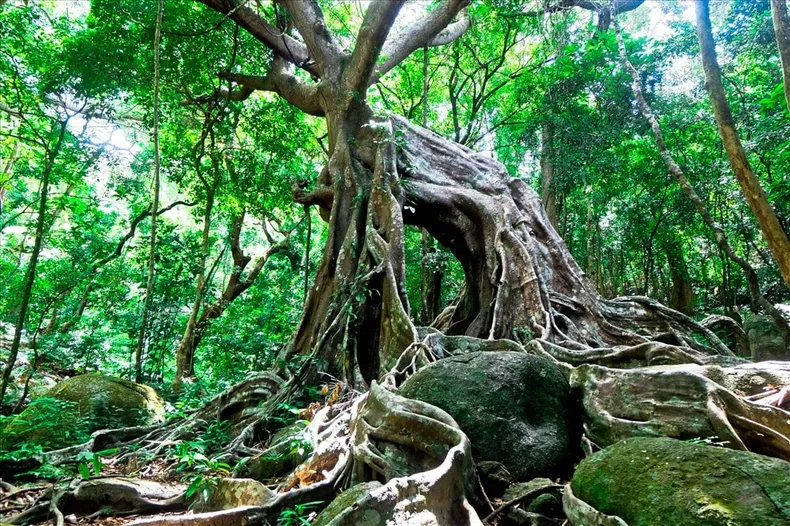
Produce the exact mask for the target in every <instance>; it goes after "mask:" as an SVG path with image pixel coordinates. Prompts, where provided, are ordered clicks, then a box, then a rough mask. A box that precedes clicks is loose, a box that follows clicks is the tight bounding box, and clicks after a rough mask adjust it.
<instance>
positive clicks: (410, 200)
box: [290, 117, 730, 382]
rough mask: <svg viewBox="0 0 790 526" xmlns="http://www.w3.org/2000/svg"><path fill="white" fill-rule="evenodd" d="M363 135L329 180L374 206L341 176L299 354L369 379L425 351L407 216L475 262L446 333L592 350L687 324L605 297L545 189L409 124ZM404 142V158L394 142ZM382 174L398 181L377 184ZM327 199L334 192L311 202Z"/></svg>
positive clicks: (369, 129) (467, 268) (467, 263)
mask: <svg viewBox="0 0 790 526" xmlns="http://www.w3.org/2000/svg"><path fill="white" fill-rule="evenodd" d="M329 122H330V125H332V119H331V118H330V120H329ZM373 128H375V130H377V131H376V132H374V131H373ZM345 129H349V127H346V128H345ZM352 129H353V128H352ZM357 130H358V131H357V133H356V134H355V137H354V140H353V141H348V140H346V141H342V142H341V141H337V143H336V144H337V146H336V147H337V148H338V149H342V150H343V155H344V156H348V157H346V159H347V160H345V161H344V164H345V168H344V169H343V170H342V171H341V170H338V169H337V168H336V167H333V163H335V162H338V159H337V157H338V154H337V152H335V154H334V155H333V156H332V159H331V160H330V164H329V168H328V170H325V171H324V175H325V176H326V174H327V173H333V172H334V173H349V172H351V173H354V174H356V175H357V176H358V178H357V179H356V180H355V183H356V184H355V186H354V188H355V191H354V193H353V195H357V194H356V192H360V191H361V192H364V191H365V189H366V188H370V190H369V192H370V193H369V194H367V195H369V196H370V197H368V198H365V197H363V198H357V199H356V200H354V199H352V198H350V197H349V196H350V195H352V192H350V191H349V189H348V188H347V187H346V186H345V185H346V184H347V181H348V178H335V190H334V193H333V194H334V200H333V201H332V202H331V219H330V226H329V228H330V231H329V241H328V243H327V248H326V251H325V254H324V260H323V262H322V265H321V268H320V269H319V272H318V276H317V279H316V285H315V286H314V287H313V288H312V290H311V294H310V297H309V298H308V302H307V305H306V307H305V311H304V314H303V318H302V323H301V326H300V329H299V330H298V331H297V334H296V337H295V338H294V341H293V345H292V347H291V348H290V353H291V354H292V353H300V354H308V355H311V356H317V357H320V358H321V359H320V360H319V363H326V364H331V363H338V362H337V360H338V359H340V360H341V363H342V362H343V360H345V361H346V363H347V364H350V365H354V366H357V367H358V368H359V370H360V372H361V375H362V378H364V379H365V380H366V381H368V382H369V381H370V380H372V379H375V378H377V377H378V376H379V374H381V373H382V372H383V371H385V370H388V369H390V368H391V367H392V366H393V365H394V363H395V361H396V360H397V359H398V357H399V356H400V354H401V352H402V351H403V350H404V349H405V347H407V346H408V345H409V344H411V343H413V342H414V338H415V334H416V333H415V330H414V327H413V325H412V323H411V321H410V320H409V317H408V303H407V301H406V297H405V294H404V293H403V287H402V284H403V279H404V276H403V256H402V237H401V236H402V234H401V232H402V231H401V221H405V222H407V223H410V224H414V225H417V226H420V227H422V228H425V229H426V230H427V231H428V232H429V233H430V234H431V235H432V236H433V237H434V238H436V239H437V240H438V241H439V242H440V243H441V244H442V245H444V246H445V247H447V248H448V249H449V250H450V251H452V253H453V254H454V255H455V256H456V258H457V259H458V260H459V261H460V263H461V265H462V266H463V269H464V273H465V277H466V286H465V288H464V292H463V293H462V296H461V298H460V301H459V303H458V305H457V306H455V307H454V308H453V310H452V311H451V312H450V313H448V315H447V316H446V317H445V323H444V324H443V325H441V326H438V327H437V328H439V329H440V330H442V331H443V332H445V333H446V334H451V335H466V336H471V337H479V338H521V339H531V338H542V339H544V340H546V341H552V342H556V343H567V342H575V344H574V345H575V346H576V348H577V350H579V352H580V353H584V352H586V351H585V350H584V349H594V348H599V347H608V346H612V345H636V344H639V343H644V342H647V341H649V340H650V336H644V335H640V334H636V333H635V332H633V331H632V330H631V329H635V328H636V327H637V326H641V327H642V328H643V329H647V330H648V332H649V333H651V334H653V335H654V336H658V335H659V334H663V333H667V332H673V331H676V329H678V327H679V325H678V323H680V324H681V325H682V324H683V323H688V320H684V321H682V322H680V321H678V320H679V318H675V319H671V318H668V317H665V316H663V315H662V314H660V313H659V312H658V311H657V310H656V309H655V308H654V307H645V303H644V302H642V301H641V300H635V301H618V302H606V301H604V300H603V299H602V298H601V297H600V296H599V295H598V293H597V292H596V291H595V288H594V287H593V286H592V285H591V284H590V282H589V281H588V280H587V279H586V277H585V276H584V273H583V271H582V270H581V268H579V266H578V264H577V263H576V261H575V260H574V259H573V258H572V256H571V255H570V253H569V252H568V249H567V248H566V246H565V243H564V242H563V241H562V239H561V238H560V237H559V235H558V234H557V233H556V231H555V230H554V228H553V227H552V226H551V223H550V222H549V220H548V217H547V216H546V213H545V210H544V207H543V204H542V202H541V199H540V197H539V196H538V195H537V193H535V192H534V191H533V190H532V189H531V188H529V187H528V186H527V185H526V184H525V183H524V182H523V181H521V180H518V179H513V178H511V177H510V176H509V175H508V174H507V172H506V171H505V169H504V167H503V166H502V165H501V164H499V163H498V162H497V161H495V160H493V159H491V158H490V157H486V156H484V155H481V154H478V153H476V152H474V151H472V150H470V149H468V148H466V147H464V146H461V145H459V144H456V143H453V142H451V141H448V140H446V139H444V138H442V137H440V136H438V135H436V134H434V133H432V132H430V131H428V130H425V129H423V128H420V127H418V126H415V125H413V124H412V123H410V122H408V121H407V120H405V119H403V118H400V117H393V118H391V120H390V122H384V123H376V124H375V126H372V125H371V126H365V127H358V128H357ZM390 130H392V131H390ZM393 133H394V136H397V137H398V138H399V140H398V144H399V149H398V151H397V157H396V155H395V152H394V148H392V145H391V143H390V142H388V141H386V140H385V139H382V136H387V135H388V136H390V137H391V136H392V134H393ZM350 144H354V145H357V146H356V147H355V148H351V147H348V146H347V145H350ZM389 158H392V160H389V161H386V162H387V163H389V164H386V166H388V167H389V168H386V169H385V168H384V167H383V162H384V160H386V159H389ZM384 174H386V176H387V178H389V180H390V181H397V182H398V184H393V183H389V184H387V183H386V182H384V183H378V184H372V185H370V183H367V181H378V180H379V178H382V179H383V176H384ZM383 180H384V181H386V180H387V179H383ZM319 195H320V196H324V195H326V192H325V189H318V190H316V191H314V192H312V193H311V194H310V195H308V196H302V198H301V199H302V200H303V201H305V200H309V198H310V196H319ZM363 195H364V194H363ZM355 201H356V202H355ZM316 202H318V201H316ZM319 204H320V203H319ZM324 206H329V203H328V202H324ZM363 216H366V217H365V219H364V220H363V219H362V217H363ZM401 217H402V219H401ZM379 225H380V226H379ZM343 226H344V227H345V231H342V230H341V227H343ZM341 232H342V234H341ZM385 235H386V236H387V237H386V238H385V237H384V236H385ZM330 298H333V299H330ZM349 312H353V313H354V314H353V315H352V316H348V315H347V313H349ZM356 341H359V342H360V343H363V342H364V345H359V346H357V345H356ZM579 344H581V348H580V347H578V346H579ZM715 345H716V348H717V350H718V352H721V353H724V354H730V352H729V351H728V350H727V349H726V348H725V347H724V346H723V345H721V343H720V342H716V343H715ZM363 349H364V352H363ZM350 371H351V369H350V368H349V367H347V368H346V373H347V374H348V373H349V372H350Z"/></svg>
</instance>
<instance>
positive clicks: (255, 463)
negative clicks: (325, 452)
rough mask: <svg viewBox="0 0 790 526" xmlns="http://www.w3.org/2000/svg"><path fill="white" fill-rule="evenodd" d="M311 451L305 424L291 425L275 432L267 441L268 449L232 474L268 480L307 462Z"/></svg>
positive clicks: (311, 447) (310, 441)
mask: <svg viewBox="0 0 790 526" xmlns="http://www.w3.org/2000/svg"><path fill="white" fill-rule="evenodd" d="M312 450H313V443H312V440H311V437H310V435H309V434H308V432H307V430H306V429H305V424H304V423H296V424H292V425H290V426H286V427H284V428H282V429H280V430H279V431H277V432H276V433H275V434H274V435H273V436H272V439H271V440H270V441H269V447H268V448H266V450H265V451H264V452H263V453H260V454H258V455H256V456H254V457H252V458H250V460H249V461H248V462H247V463H246V464H244V465H243V466H241V467H240V468H239V469H238V470H237V471H236V472H235V473H234V474H235V475H242V474H243V475H245V476H249V477H251V478H253V479H255V480H269V479H271V478H274V477H278V476H281V475H285V474H286V473H289V472H290V471H292V470H293V469H294V468H296V467H297V466H298V465H299V464H301V463H302V462H304V461H305V460H307V457H308V455H309V454H310V452H312Z"/></svg>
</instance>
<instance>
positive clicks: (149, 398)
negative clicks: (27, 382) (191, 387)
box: [0, 374, 164, 449]
mask: <svg viewBox="0 0 790 526" xmlns="http://www.w3.org/2000/svg"><path fill="white" fill-rule="evenodd" d="M163 420H164V403H163V402H162V399H161V398H160V397H159V395H158V394H157V393H156V391H154V390H153V389H152V388H151V387H148V386H147V385H141V384H136V383H134V382H129V381H127V380H122V379H120V378H113V377H109V376H103V375H101V374H83V375H80V376H75V377H73V378H69V379H68V380H64V381H63V382H61V383H59V384H58V385H56V386H55V387H53V388H52V389H50V390H49V391H48V392H47V393H46V395H45V396H44V397H42V398H40V399H37V400H34V401H33V403H31V404H30V406H28V407H27V408H26V409H25V410H24V411H23V412H22V413H21V414H20V415H19V416H18V417H16V418H15V419H14V420H12V421H11V422H10V423H9V424H8V426H7V427H6V428H5V429H4V430H3V433H2V437H0V446H1V447H4V448H7V449H10V448H12V447H14V446H15V445H17V444H19V443H21V442H29V443H34V444H37V445H40V446H42V447H44V448H45V449H54V448H58V447H64V446H67V445H70V444H73V443H76V442H79V441H81V440H85V439H86V438H87V436H88V435H89V434H90V433H92V432H93V431H96V430H98V429H113V428H120V427H127V426H137V425H148V424H153V423H156V422H161V421H163Z"/></svg>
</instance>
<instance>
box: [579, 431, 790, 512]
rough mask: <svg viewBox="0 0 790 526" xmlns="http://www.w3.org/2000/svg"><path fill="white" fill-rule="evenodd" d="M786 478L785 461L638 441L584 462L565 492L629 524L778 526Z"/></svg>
mask: <svg viewBox="0 0 790 526" xmlns="http://www.w3.org/2000/svg"><path fill="white" fill-rule="evenodd" d="M788 477H790V462H786V461H784V460H780V459H776V458H771V457H766V456H762V455H758V454H756V453H750V452H745V451H736V450H732V449H724V448H719V447H713V446H705V445H698V444H692V443H688V442H683V441H680V440H675V439H671V438H641V437H640V438H632V439H628V440H624V441H622V442H619V443H617V444H615V445H613V446H610V447H608V448H606V449H604V450H603V451H601V452H599V453H596V454H595V455H592V456H591V457H589V458H587V459H585V460H584V461H583V462H582V463H581V464H580V465H579V467H578V468H577V470H576V472H575V473H574V475H573V480H572V482H571V489H572V493H573V495H575V497H577V498H578V499H580V500H581V501H583V502H585V503H587V504H589V505H590V506H592V507H593V508H595V509H596V510H598V511H599V512H600V513H602V514H606V515H608V516H616V517H619V518H620V519H622V520H623V521H625V522H626V523H627V524H628V525H629V526H648V525H655V524H683V525H684V526H713V525H721V526H726V525H731V524H765V525H768V524H777V525H778V524H790V487H789V486H788V485H787V480H788ZM571 515H572V514H571V513H568V516H569V517H571ZM572 524H575V525H578V524H586V522H585V523H582V522H572Z"/></svg>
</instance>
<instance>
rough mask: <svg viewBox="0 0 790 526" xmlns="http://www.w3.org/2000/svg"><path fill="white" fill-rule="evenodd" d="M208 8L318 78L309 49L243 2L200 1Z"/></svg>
mask: <svg viewBox="0 0 790 526" xmlns="http://www.w3.org/2000/svg"><path fill="white" fill-rule="evenodd" d="M199 1H200V2H201V3H203V4H205V5H206V6H208V7H210V8H211V9H214V10H215V11H218V12H220V13H222V14H225V15H228V16H230V18H232V19H233V20H234V21H235V22H236V23H237V24H239V25H240V26H241V27H243V28H244V29H245V30H246V31H247V32H248V33H249V34H251V35H252V36H253V37H255V38H256V39H257V40H259V41H260V42H262V43H263V44H265V45H266V46H267V47H268V48H269V49H271V50H272V51H274V52H275V53H276V54H277V55H278V56H279V57H281V58H283V59H285V60H287V61H288V62H290V63H292V64H295V65H296V66H298V67H300V68H302V69H304V70H305V71H307V72H309V73H310V74H311V75H314V76H318V70H317V69H316V67H315V63H314V62H312V61H311V60H310V56H309V54H308V52H307V47H306V46H305V45H304V44H302V43H301V42H299V41H297V40H295V39H293V38H292V37H290V36H288V35H286V34H284V33H283V32H282V31H280V30H279V29H278V28H277V27H276V26H274V25H273V24H271V23H270V22H268V21H267V20H265V19H264V18H262V17H261V16H260V15H259V14H258V13H256V12H255V11H253V10H252V9H250V8H249V7H247V6H246V5H244V4H245V3H246V2H244V1H243V0H199Z"/></svg>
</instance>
